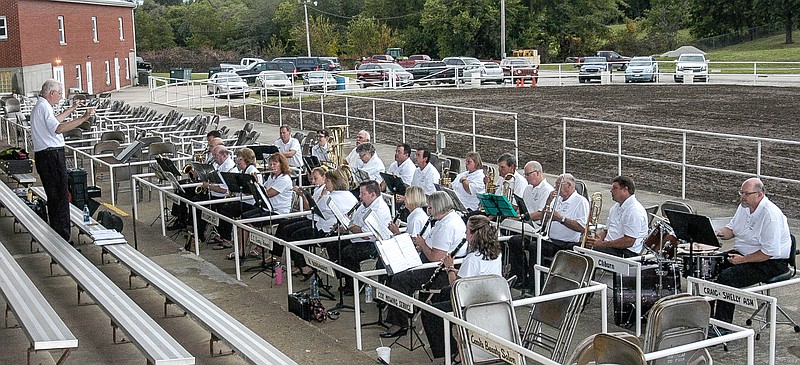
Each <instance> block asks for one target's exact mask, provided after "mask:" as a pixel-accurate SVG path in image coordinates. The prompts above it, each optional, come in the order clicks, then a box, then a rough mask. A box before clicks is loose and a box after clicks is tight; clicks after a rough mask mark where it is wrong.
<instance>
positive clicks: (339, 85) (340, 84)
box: [336, 76, 347, 90]
mask: <svg viewBox="0 0 800 365" xmlns="http://www.w3.org/2000/svg"><path fill="white" fill-rule="evenodd" d="M346 88H347V78H345V77H343V76H336V90H345V89H346Z"/></svg>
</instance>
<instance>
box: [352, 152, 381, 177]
mask: <svg viewBox="0 0 800 365" xmlns="http://www.w3.org/2000/svg"><path fill="white" fill-rule="evenodd" d="M356 152H358V161H356V163H355V164H354V165H350V168H352V169H353V171H355V170H361V171H364V172H366V173H367V174H369V179H370V180H374V181H376V182H378V183H381V182H383V177H381V172H385V171H386V165H384V164H383V161H381V159H380V157H378V155H377V154H375V146H374V145H373V144H372V143H362V144H360V145H358V147H356Z"/></svg>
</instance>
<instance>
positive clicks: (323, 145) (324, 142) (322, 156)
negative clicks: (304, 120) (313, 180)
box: [311, 129, 331, 163]
mask: <svg viewBox="0 0 800 365" xmlns="http://www.w3.org/2000/svg"><path fill="white" fill-rule="evenodd" d="M329 138H330V133H328V131H327V130H325V129H320V130H318V131H317V144H315V145H314V146H313V147H311V156H314V157H316V158H317V159H318V160H319V162H320V163H322V162H331V161H330V160H329V159H328V151H329V149H330V148H331V146H329V145H328V140H329Z"/></svg>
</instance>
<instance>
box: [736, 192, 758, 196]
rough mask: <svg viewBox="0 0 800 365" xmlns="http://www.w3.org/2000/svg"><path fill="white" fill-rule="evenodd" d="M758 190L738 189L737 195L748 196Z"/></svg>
mask: <svg viewBox="0 0 800 365" xmlns="http://www.w3.org/2000/svg"><path fill="white" fill-rule="evenodd" d="M758 193H759V192H758V191H740V192H739V196H748V195H753V194H758Z"/></svg>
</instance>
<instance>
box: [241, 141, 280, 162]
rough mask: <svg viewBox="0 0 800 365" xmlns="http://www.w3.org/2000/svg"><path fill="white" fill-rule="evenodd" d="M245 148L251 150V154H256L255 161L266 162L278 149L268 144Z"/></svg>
mask: <svg viewBox="0 0 800 365" xmlns="http://www.w3.org/2000/svg"><path fill="white" fill-rule="evenodd" d="M247 148H249V149H251V150H253V153H255V154H256V160H258V159H261V160H266V159H267V158H269V156H270V155H272V154H273V153H276V152H278V147H277V146H273V145H270V144H265V145H254V146H247Z"/></svg>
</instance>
